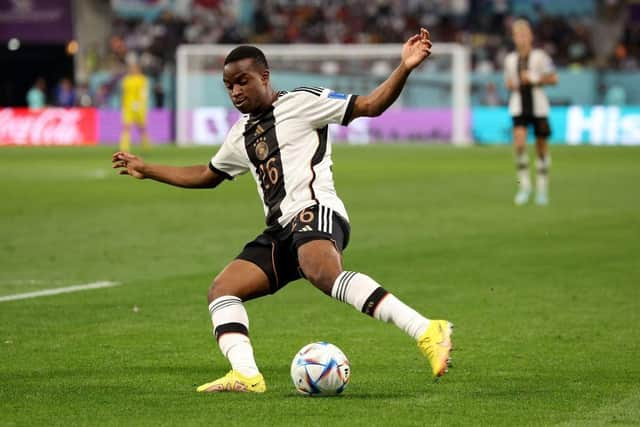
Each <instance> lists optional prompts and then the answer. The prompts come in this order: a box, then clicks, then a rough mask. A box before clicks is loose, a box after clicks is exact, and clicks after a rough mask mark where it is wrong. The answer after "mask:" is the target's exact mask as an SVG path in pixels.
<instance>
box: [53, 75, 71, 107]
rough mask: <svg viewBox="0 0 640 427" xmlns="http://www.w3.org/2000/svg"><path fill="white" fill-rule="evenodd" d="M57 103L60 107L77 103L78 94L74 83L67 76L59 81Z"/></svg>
mask: <svg viewBox="0 0 640 427" xmlns="http://www.w3.org/2000/svg"><path fill="white" fill-rule="evenodd" d="M55 104H56V105H57V106H58V107H65V108H69V107H73V106H75V105H76V96H75V93H74V89H73V85H72V84H71V80H69V79H67V78H63V79H61V80H60V83H58V87H57V88H56V97H55Z"/></svg>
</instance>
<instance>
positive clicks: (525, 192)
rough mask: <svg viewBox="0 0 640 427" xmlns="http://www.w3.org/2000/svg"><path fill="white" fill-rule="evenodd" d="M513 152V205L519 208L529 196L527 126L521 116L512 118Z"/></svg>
mask: <svg viewBox="0 0 640 427" xmlns="http://www.w3.org/2000/svg"><path fill="white" fill-rule="evenodd" d="M513 150H514V156H515V160H516V169H517V179H518V192H517V193H516V196H515V198H514V203H515V204H516V205H518V206H520V205H524V204H526V203H527V202H528V201H529V195H530V194H531V178H530V176H529V155H528V154H527V124H526V121H525V119H524V118H523V117H522V116H518V117H514V118H513Z"/></svg>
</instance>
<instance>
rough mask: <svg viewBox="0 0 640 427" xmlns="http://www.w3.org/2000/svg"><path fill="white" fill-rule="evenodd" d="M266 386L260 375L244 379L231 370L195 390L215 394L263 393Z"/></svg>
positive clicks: (238, 373)
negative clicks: (229, 392)
mask: <svg viewBox="0 0 640 427" xmlns="http://www.w3.org/2000/svg"><path fill="white" fill-rule="evenodd" d="M266 390H267V385H266V384H265V382H264V377H263V376H262V374H258V375H255V376H253V377H245V376H244V375H242V374H241V373H240V372H238V371H234V370H231V371H229V373H228V374H227V375H225V376H224V377H222V378H218V379H217V380H215V381H212V382H210V383H206V384H202V385H201V386H200V387H198V388H197V391H199V392H207V393H217V392H222V391H234V392H239V393H264V392H265V391H266Z"/></svg>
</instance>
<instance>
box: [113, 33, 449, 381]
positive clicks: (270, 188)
mask: <svg viewBox="0 0 640 427" xmlns="http://www.w3.org/2000/svg"><path fill="white" fill-rule="evenodd" d="M430 53H431V41H430V40H429V33H428V31H427V30H425V29H421V30H420V34H416V35H415V36H413V37H411V38H410V39H409V40H408V41H407V42H406V43H405V44H404V46H403V48H402V53H401V62H400V65H398V67H397V68H396V69H395V70H394V71H393V72H392V73H391V75H390V76H389V78H388V79H387V80H385V81H384V82H383V83H382V84H381V85H380V86H378V87H377V88H376V89H374V90H373V91H372V92H371V93H370V94H369V95H364V96H356V95H344V94H341V93H335V92H332V91H329V90H326V89H322V90H321V89H319V88H313V87H308V88H299V89H298V90H294V91H293V92H292V93H289V94H287V93H282V92H276V91H275V90H273V88H272V87H271V83H270V79H269V76H270V71H269V66H268V64H267V60H266V58H265V56H264V54H263V53H262V52H261V51H260V50H259V49H257V48H256V47H253V46H240V47H238V48H236V49H234V50H232V51H231V52H230V53H229V55H227V57H226V59H225V66H224V73H223V81H224V84H225V86H226V88H227V91H228V94H229V97H230V98H231V100H232V102H233V104H234V106H235V107H236V108H237V109H238V110H240V111H241V112H242V113H244V114H246V116H245V117H243V118H241V119H240V120H239V121H238V123H236V124H235V125H234V127H233V129H232V130H231V132H230V133H229V137H228V138H227V139H226V140H225V142H224V144H223V146H222V148H221V149H220V151H219V153H217V154H216V155H214V156H213V158H212V159H211V161H210V162H209V164H208V166H206V165H196V166H187V167H172V166H163V165H151V164H146V163H145V162H144V161H143V160H142V159H141V158H139V157H137V156H134V155H132V154H130V153H125V152H117V153H115V154H114V155H113V159H112V161H113V163H114V164H113V166H114V168H119V169H120V173H121V174H127V175H131V176H133V177H136V178H151V179H154V180H156V181H161V182H165V183H168V184H172V185H176V186H181V187H187V188H208V187H216V186H217V185H219V184H220V183H222V182H223V181H224V180H225V179H232V178H233V177H234V176H236V175H238V174H241V173H243V172H247V171H251V173H252V175H253V177H254V179H255V180H256V183H257V185H258V191H259V194H260V197H261V198H262V200H263V203H264V206H265V212H266V223H267V228H266V229H265V230H264V231H263V232H262V233H261V234H260V235H259V236H258V237H256V238H255V239H254V240H253V241H251V242H249V243H247V244H246V245H245V247H244V249H243V250H242V251H241V252H240V254H239V255H238V256H237V257H236V259H235V260H233V261H231V262H230V263H229V264H228V265H227V266H226V267H225V268H224V270H223V271H222V272H221V273H220V274H219V275H218V276H217V277H216V278H215V279H214V281H213V283H212V285H211V287H210V289H209V293H208V300H209V312H210V313H211V321H212V323H213V331H214V335H215V337H216V339H217V341H218V345H219V347H220V350H221V351H222V354H223V355H224V356H225V357H226V358H227V359H228V360H229V362H230V364H231V371H230V372H229V373H227V375H225V376H223V377H222V378H219V379H217V380H215V381H212V382H208V383H205V384H203V385H201V386H200V387H198V389H197V390H198V391H202V392H221V391H238V392H258V393H260V392H264V391H265V390H266V383H265V380H264V378H263V376H262V374H261V373H260V371H259V369H258V367H257V364H256V361H255V359H254V355H253V347H252V345H251V341H250V339H249V319H248V315H247V312H246V310H245V308H244V304H243V302H244V301H247V300H250V299H253V298H258V297H261V296H264V295H268V294H272V293H275V292H277V291H278V290H279V289H281V288H282V287H283V286H285V285H286V284H287V283H289V282H291V281H293V280H296V279H299V278H300V277H302V276H304V277H305V278H306V279H307V280H308V281H309V282H310V283H311V284H313V285H314V286H315V287H317V288H318V289H320V290H321V291H323V292H324V293H325V294H326V295H329V296H331V297H333V298H335V299H337V300H339V301H342V302H345V303H347V304H350V305H352V306H353V307H355V308H356V309H357V310H358V311H361V312H362V313H365V314H368V315H370V316H372V317H374V318H376V319H380V320H383V321H386V322H390V323H392V324H394V325H396V326H397V327H398V328H400V329H402V330H403V331H404V332H406V333H407V334H408V335H409V336H411V337H412V338H414V339H415V340H416V342H417V345H418V347H419V348H420V350H421V351H422V353H423V354H424V355H425V357H426V358H427V359H428V360H429V363H430V365H431V370H432V373H433V375H434V376H441V375H443V374H444V373H445V372H446V371H447V366H448V363H449V354H450V351H451V348H452V344H451V338H450V337H451V333H452V330H451V328H452V327H451V324H450V323H449V322H448V321H446V320H429V319H427V318H426V317H424V316H422V315H421V314H420V313H418V312H417V311H415V310H413V309H412V308H410V307H409V306H407V305H406V304H404V303H403V302H402V301H400V300H399V299H398V298H396V297H395V296H394V295H392V294H390V293H389V292H387V291H386V290H385V289H384V288H383V287H382V286H380V285H379V284H378V283H377V282H376V281H375V280H373V279H372V278H371V277H369V276H367V275H365V274H362V273H357V272H353V271H344V270H343V267H342V251H343V250H344V249H345V247H346V246H347V243H348V240H349V232H350V228H349V222H348V219H347V215H346V211H345V210H344V206H343V204H342V202H341V201H340V199H338V197H337V196H336V194H335V190H334V188H333V178H332V173H331V159H330V153H331V151H330V144H329V141H328V132H327V125H328V124H329V123H341V124H343V125H346V124H348V123H349V122H350V121H351V120H353V119H355V118H357V117H362V116H367V117H371V116H377V115H379V114H381V113H382V112H383V111H384V110H386V109H387V108H388V107H389V106H390V105H391V104H392V103H393V102H394V101H395V100H396V99H397V98H398V95H399V94H400V92H401V90H402V88H403V87H404V84H405V82H406V80H407V78H408V77H409V74H410V73H411V71H412V70H413V69H414V68H416V67H417V66H418V65H419V64H420V63H422V61H424V60H425V59H426V58H427V57H428V56H429V54H430ZM296 309H300V308H296Z"/></svg>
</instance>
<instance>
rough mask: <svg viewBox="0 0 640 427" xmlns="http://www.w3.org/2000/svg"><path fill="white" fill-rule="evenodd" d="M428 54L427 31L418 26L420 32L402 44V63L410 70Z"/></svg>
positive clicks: (428, 41) (429, 47) (429, 50)
mask: <svg viewBox="0 0 640 427" xmlns="http://www.w3.org/2000/svg"><path fill="white" fill-rule="evenodd" d="M429 55H431V40H430V39H429V31H427V30H426V29H424V28H420V34H416V35H415V36H413V37H411V38H410V39H409V40H407V42H406V43H405V44H404V46H402V64H403V65H404V66H405V67H407V69H408V70H409V71H411V70H413V69H414V68H416V67H417V66H418V65H420V64H421V63H422V61H424V60H425V59H426V58H427V57H428V56H429Z"/></svg>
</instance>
